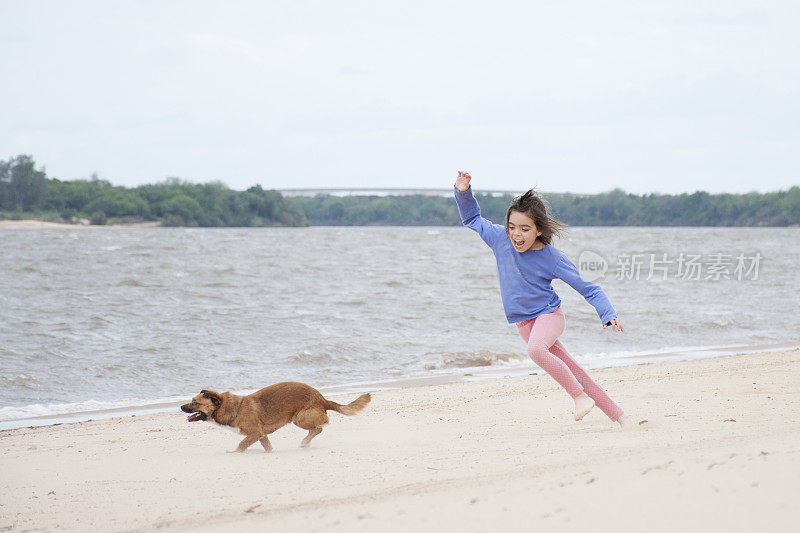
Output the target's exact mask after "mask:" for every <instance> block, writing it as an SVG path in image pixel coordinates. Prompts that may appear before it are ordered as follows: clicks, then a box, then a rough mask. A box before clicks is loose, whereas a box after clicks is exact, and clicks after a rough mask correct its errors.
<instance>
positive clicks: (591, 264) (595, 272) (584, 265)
mask: <svg viewBox="0 0 800 533" xmlns="http://www.w3.org/2000/svg"><path fill="white" fill-rule="evenodd" d="M578 271H579V272H580V273H581V277H582V278H583V279H584V280H586V281H597V280H598V279H602V277H603V276H605V275H606V272H608V261H606V260H605V259H604V258H603V256H602V255H600V254H598V253H597V252H593V251H591V250H584V251H582V252H581V255H579V256H578Z"/></svg>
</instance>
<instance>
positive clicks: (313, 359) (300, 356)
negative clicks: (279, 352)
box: [286, 350, 333, 365]
mask: <svg viewBox="0 0 800 533" xmlns="http://www.w3.org/2000/svg"><path fill="white" fill-rule="evenodd" d="M286 361H290V362H292V363H302V364H305V365H308V364H320V363H330V362H331V361H333V357H332V356H331V355H330V354H329V353H324V352H317V353H311V352H309V351H308V350H303V351H302V352H300V353H297V354H295V355H290V356H289V357H287V358H286Z"/></svg>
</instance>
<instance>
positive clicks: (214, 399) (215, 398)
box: [200, 390, 222, 405]
mask: <svg viewBox="0 0 800 533" xmlns="http://www.w3.org/2000/svg"><path fill="white" fill-rule="evenodd" d="M200 394H202V395H203V398H208V399H209V400H211V403H213V404H214V405H219V404H220V403H221V402H222V398H221V397H220V395H219V394H217V393H216V392H214V391H213V390H201V391H200Z"/></svg>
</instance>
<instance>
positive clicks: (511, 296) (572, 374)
mask: <svg viewBox="0 0 800 533" xmlns="http://www.w3.org/2000/svg"><path fill="white" fill-rule="evenodd" d="M471 179H472V177H471V176H470V175H469V174H468V173H466V172H459V173H458V178H457V179H456V183H455V195H456V203H458V212H459V213H460V214H461V221H462V222H463V223H464V225H465V226H467V227H468V228H470V229H472V230H475V231H476V232H477V233H478V235H480V236H481V239H483V241H484V242H485V243H486V244H488V245H489V247H490V248H491V249H492V251H493V252H494V256H495V259H496V260H497V274H498V277H499V278H500V296H501V298H502V300H503V308H504V309H505V312H506V317H507V318H508V322H509V324H516V325H517V328H518V329H519V334H520V335H521V336H522V338H523V340H525V342H527V343H528V355H530V357H531V359H533V361H534V362H535V363H536V364H537V365H539V366H540V367H542V368H543V369H544V370H545V371H546V372H547V373H548V374H550V375H551V376H552V377H553V378H554V379H555V380H556V381H557V382H558V384H559V385H561V386H562V387H564V389H565V390H566V391H567V392H568V393H569V395H570V396H572V398H573V400H575V420H580V419H582V418H583V417H584V416H586V414H587V413H588V412H589V411H591V410H592V408H593V407H594V406H595V405H597V406H598V407H599V408H600V409H601V410H602V411H603V412H604V413H605V414H606V415H608V417H609V418H610V419H611V420H613V421H615V422H618V423H619V424H620V425H621V426H622V427H627V426H629V425H631V422H630V420H629V419H628V417H627V416H626V415H625V412H624V411H623V410H622V408H621V407H620V406H619V405H617V404H616V403H614V401H613V400H612V399H611V398H610V397H609V396H608V394H606V391H605V390H603V388H602V387H600V386H599V385H598V384H597V383H595V382H594V381H593V380H592V378H590V377H589V375H588V374H587V373H586V371H585V370H584V369H583V368H582V367H581V366H580V365H579V364H578V362H577V361H575V359H574V358H573V357H572V356H571V355H570V354H569V352H567V350H566V349H565V348H564V345H563V344H561V342H560V341H559V340H558V337H559V335H561V333H562V332H563V331H564V326H565V320H564V313H563V311H561V300H560V299H559V298H558V295H557V294H556V293H555V291H554V290H553V287H552V285H551V284H550V282H551V281H552V280H554V279H556V278H558V279H561V280H563V281H565V282H566V283H567V284H569V285H570V286H571V287H572V288H573V289H575V290H576V291H578V292H579V293H580V294H581V295H582V296H583V297H584V298H586V301H588V302H589V303H590V304H592V305H593V306H594V308H595V309H596V310H597V314H598V315H600V320H601V323H602V324H603V329H605V328H607V327H608V326H611V329H612V330H619V331H620V332H621V331H622V323H621V322H620V321H619V319H618V318H617V314H616V313H615V312H614V308H613V307H612V306H611V302H609V301H608V298H607V297H606V295H605V293H604V292H603V289H601V288H600V287H599V286H598V285H595V284H594V283H589V282H587V281H584V280H583V279H581V276H580V273H579V272H578V269H577V268H575V265H573V264H572V262H571V261H570V260H569V259H567V257H566V256H565V255H564V254H563V253H561V252H560V251H558V250H556V249H555V248H553V246H552V244H551V241H552V237H553V235H558V234H559V233H560V231H561V230H562V229H563V227H564V226H563V224H561V223H560V222H558V221H556V220H555V219H553V218H552V217H551V216H549V215H548V213H547V208H546V206H545V204H544V202H543V201H542V199H541V198H539V196H538V195H537V194H536V193H535V192H533V190H530V191H528V192H526V193H525V194H523V195H522V196H519V197H517V198H515V199H514V200H513V201H512V202H511V205H510V206H509V208H508V212H507V213H506V221H505V222H506V225H505V227H503V226H501V225H499V224H493V223H492V222H490V221H489V220H486V219H485V218H483V217H482V216H481V210H480V207H478V202H477V201H476V200H475V198H474V197H473V196H472V189H471V188H470V180H471Z"/></svg>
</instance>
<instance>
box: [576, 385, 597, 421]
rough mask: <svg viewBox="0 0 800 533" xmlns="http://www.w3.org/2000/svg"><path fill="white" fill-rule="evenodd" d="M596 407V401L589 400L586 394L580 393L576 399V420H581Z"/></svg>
mask: <svg viewBox="0 0 800 533" xmlns="http://www.w3.org/2000/svg"><path fill="white" fill-rule="evenodd" d="M592 407H594V400H592V399H591V398H589V395H588V394H586V393H585V392H582V393H580V394H579V395H578V396H576V397H575V420H576V421H577V420H580V419H581V418H583V417H584V416H586V415H587V414H588V413H589V411H591V410H592Z"/></svg>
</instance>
